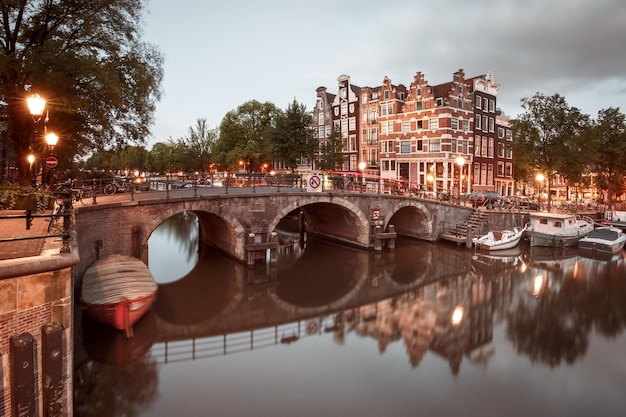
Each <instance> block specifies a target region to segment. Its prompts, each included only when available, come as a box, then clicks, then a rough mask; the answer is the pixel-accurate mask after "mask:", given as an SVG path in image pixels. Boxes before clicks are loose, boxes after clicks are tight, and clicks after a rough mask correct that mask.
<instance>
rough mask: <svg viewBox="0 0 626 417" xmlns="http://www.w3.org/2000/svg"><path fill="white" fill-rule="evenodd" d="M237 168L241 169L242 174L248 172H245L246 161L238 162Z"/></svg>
mask: <svg viewBox="0 0 626 417" xmlns="http://www.w3.org/2000/svg"><path fill="white" fill-rule="evenodd" d="M239 166H240V167H242V168H243V172H248V171H247V170H246V161H244V160H243V159H240V160H239Z"/></svg>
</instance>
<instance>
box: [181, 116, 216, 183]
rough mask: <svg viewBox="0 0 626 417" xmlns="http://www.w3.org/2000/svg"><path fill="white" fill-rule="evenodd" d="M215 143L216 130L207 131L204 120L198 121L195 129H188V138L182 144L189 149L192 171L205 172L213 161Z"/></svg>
mask: <svg viewBox="0 0 626 417" xmlns="http://www.w3.org/2000/svg"><path fill="white" fill-rule="evenodd" d="M216 141H217V129H209V127H208V125H207V122H206V119H198V121H197V123H196V126H195V128H193V127H190V128H189V136H187V137H185V138H183V142H184V143H185V145H186V147H187V148H188V149H189V156H190V158H191V159H192V161H191V162H192V167H193V170H194V171H195V170H200V171H201V172H203V173H204V172H206V171H207V170H208V169H209V165H210V164H211V161H212V159H213V148H214V147H215V143H216Z"/></svg>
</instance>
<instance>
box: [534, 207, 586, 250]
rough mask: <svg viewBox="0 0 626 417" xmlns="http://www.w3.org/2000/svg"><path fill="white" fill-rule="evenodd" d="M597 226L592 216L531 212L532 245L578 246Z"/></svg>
mask: <svg viewBox="0 0 626 417" xmlns="http://www.w3.org/2000/svg"><path fill="white" fill-rule="evenodd" d="M594 227H595V223H594V221H593V219H592V218H590V217H587V216H579V215H576V214H570V213H545V212H537V213H530V246H549V247H568V246H576V245H577V244H578V241H579V240H580V239H582V238H583V237H584V236H587V235H588V234H589V233H590V232H591V231H592V230H593V229H594Z"/></svg>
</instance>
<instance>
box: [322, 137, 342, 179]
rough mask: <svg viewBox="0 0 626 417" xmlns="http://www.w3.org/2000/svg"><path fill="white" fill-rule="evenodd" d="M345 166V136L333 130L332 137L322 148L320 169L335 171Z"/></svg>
mask: <svg viewBox="0 0 626 417" xmlns="http://www.w3.org/2000/svg"><path fill="white" fill-rule="evenodd" d="M342 164H343V136H342V134H341V132H340V131H339V130H337V129H333V131H332V132H331V134H330V136H329V137H328V138H327V139H326V141H324V142H323V143H322V145H321V146H320V156H319V167H320V168H321V169H323V170H335V169H336V168H337V166H341V165H342Z"/></svg>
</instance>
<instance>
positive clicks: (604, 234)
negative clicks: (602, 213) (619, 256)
mask: <svg viewBox="0 0 626 417" xmlns="http://www.w3.org/2000/svg"><path fill="white" fill-rule="evenodd" d="M624 243H626V234H624V232H623V231H622V229H619V228H617V227H612V226H606V227H598V228H596V229H594V230H592V231H591V233H589V234H588V235H587V236H585V237H583V238H582V239H580V240H579V241H578V247H579V248H580V249H585V250H590V251H594V252H601V253H609V254H615V253H617V252H619V251H621V250H622V249H623V248H624Z"/></svg>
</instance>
